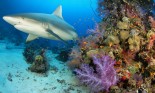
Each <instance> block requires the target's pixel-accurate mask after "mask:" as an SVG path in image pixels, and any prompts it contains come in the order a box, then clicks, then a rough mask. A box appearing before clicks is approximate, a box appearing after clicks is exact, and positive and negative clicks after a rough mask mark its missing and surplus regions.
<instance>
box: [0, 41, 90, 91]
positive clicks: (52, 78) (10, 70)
mask: <svg viewBox="0 0 155 93" xmlns="http://www.w3.org/2000/svg"><path fill="white" fill-rule="evenodd" d="M22 52H23V49H22V48H16V49H13V48H12V49H11V48H10V49H7V48H6V43H4V42H0V93H90V91H89V89H88V88H86V87H84V86H81V85H80V84H79V81H78V80H77V79H76V78H75V76H74V75H73V74H72V72H71V70H70V69H69V68H68V67H67V66H66V64H65V63H63V62H61V61H58V60H56V59H55V56H56V54H52V53H51V52H49V51H48V53H47V55H48V59H49V63H50V70H49V72H48V73H47V75H41V74H36V73H33V72H30V71H28V70H27V68H28V67H29V65H28V64H27V63H26V62H25V60H24V57H23V55H22Z"/></svg>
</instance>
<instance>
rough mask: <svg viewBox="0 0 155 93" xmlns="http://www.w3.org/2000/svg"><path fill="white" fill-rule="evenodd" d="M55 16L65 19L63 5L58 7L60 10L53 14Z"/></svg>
mask: <svg viewBox="0 0 155 93" xmlns="http://www.w3.org/2000/svg"><path fill="white" fill-rule="evenodd" d="M53 14H54V15H56V16H58V17H60V18H62V19H63V17H62V6H61V5H60V6H58V8H57V9H56V10H55V11H54V12H53Z"/></svg>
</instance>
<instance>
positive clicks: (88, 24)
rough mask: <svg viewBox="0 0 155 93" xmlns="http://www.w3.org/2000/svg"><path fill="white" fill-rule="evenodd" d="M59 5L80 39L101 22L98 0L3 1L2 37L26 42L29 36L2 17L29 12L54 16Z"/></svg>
mask: <svg viewBox="0 0 155 93" xmlns="http://www.w3.org/2000/svg"><path fill="white" fill-rule="evenodd" d="M59 5H62V11H63V18H64V19H65V21H67V22H68V23H69V24H71V25H72V26H74V27H75V29H76V31H77V33H78V35H79V37H81V36H85V35H87V30H88V29H92V28H94V26H95V24H96V23H97V22H98V21H99V20H100V19H99V17H98V16H97V15H98V14H97V12H96V9H97V0H11V1H10V0H1V1H0V28H1V31H2V32H1V33H0V35H3V36H4V35H6V37H7V38H9V39H15V38H20V39H21V40H23V41H24V39H26V37H27V34H25V33H23V32H20V31H18V30H16V29H15V28H14V27H13V26H11V25H10V24H8V23H6V22H4V20H3V19H2V17H3V16H5V15H9V14H16V13H29V12H34V13H48V14H52V12H53V11H54V10H55V9H56V8H57V7H58V6H59ZM8 33H9V35H8ZM16 36H17V37H16ZM19 36H20V37H19ZM43 40H45V39H41V42H43ZM23 41H21V42H23Z"/></svg>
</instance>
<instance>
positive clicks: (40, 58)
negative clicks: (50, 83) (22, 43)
mask: <svg viewBox="0 0 155 93" xmlns="http://www.w3.org/2000/svg"><path fill="white" fill-rule="evenodd" d="M23 56H24V57H25V60H26V62H27V63H28V64H31V65H30V67H28V69H29V70H30V71H31V72H36V73H46V72H47V71H48V68H49V64H48V62H47V58H46V56H45V49H42V48H38V47H36V46H33V45H28V46H26V48H25V49H24V52H23Z"/></svg>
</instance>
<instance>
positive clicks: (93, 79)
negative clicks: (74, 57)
mask: <svg viewBox="0 0 155 93" xmlns="http://www.w3.org/2000/svg"><path fill="white" fill-rule="evenodd" d="M114 63H115V61H114V60H113V59H112V58H111V57H110V56H108V55H102V56H101V57H100V58H98V57H97V56H93V64H94V65H95V68H94V69H93V67H91V66H89V65H88V64H82V65H81V67H80V69H75V72H76V74H77V77H78V78H79V79H80V80H81V82H82V83H83V84H86V85H88V86H89V87H90V88H91V89H92V91H93V92H99V91H103V90H106V91H108V90H109V88H110V86H112V85H115V84H116V83H117V81H118V78H117V74H116V71H115V69H114Z"/></svg>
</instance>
